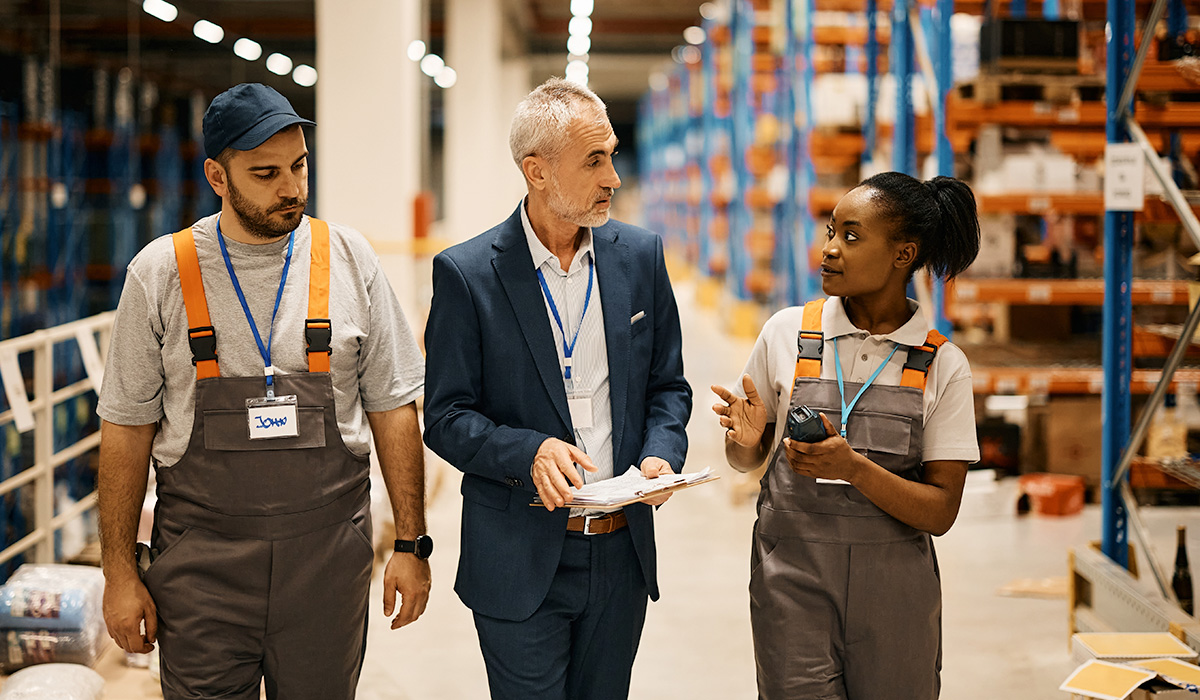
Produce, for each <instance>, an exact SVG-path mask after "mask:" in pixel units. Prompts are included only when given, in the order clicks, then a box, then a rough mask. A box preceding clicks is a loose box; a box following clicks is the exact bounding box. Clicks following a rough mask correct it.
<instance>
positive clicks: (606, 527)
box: [567, 511, 629, 535]
mask: <svg viewBox="0 0 1200 700" xmlns="http://www.w3.org/2000/svg"><path fill="white" fill-rule="evenodd" d="M628 524H629V522H628V521H626V520H625V512H624V511H617V512H616V513H605V514H604V515H577V516H575V517H574V518H568V519H567V532H582V533H583V534H585V535H607V534H608V533H610V532H616V531H617V530H620V529H621V528H623V527H625V526H626V525H628Z"/></svg>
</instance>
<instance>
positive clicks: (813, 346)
mask: <svg viewBox="0 0 1200 700" xmlns="http://www.w3.org/2000/svg"><path fill="white" fill-rule="evenodd" d="M823 308H825V300H824V299H817V300H815V301H810V302H808V303H807V304H805V305H804V318H803V319H802V320H801V321H800V333H799V334H798V335H797V336H796V374H795V376H794V377H792V385H793V386H795V384H796V380H797V379H799V378H800V377H820V376H821V352H822V350H824V348H825V336H824V334H823V333H822V332H821V310H822V309H823Z"/></svg>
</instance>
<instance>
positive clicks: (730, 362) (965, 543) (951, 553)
mask: <svg viewBox="0 0 1200 700" xmlns="http://www.w3.org/2000/svg"><path fill="white" fill-rule="evenodd" d="M676 294H677V295H678V297H679V299H680V301H681V305H680V306H681V309H680V310H681V314H682V317H683V325H684V362H685V367H686V372H687V377H688V379H689V381H690V382H691V384H692V389H693V391H694V393H695V410H694V413H693V416H692V421H691V423H690V424H689V426H688V433H689V435H690V446H689V453H688V463H687V466H686V470H687V471H697V470H700V469H703V468H704V467H706V466H712V467H714V468H715V469H717V470H719V471H720V473H721V474H722V475H723V477H724V479H723V480H722V481H719V482H717V483H715V484H712V485H709V486H704V487H701V488H697V489H693V490H691V491H688V492H684V493H680V494H677V495H676V496H674V497H673V498H672V500H671V502H670V503H668V504H667V505H666V506H665V507H663V508H662V509H661V510H659V511H658V513H657V514H656V516H655V518H656V521H657V528H658V551H659V575H660V579H661V585H662V592H663V596H662V599H661V600H659V601H658V602H657V603H653V604H651V605H650V608H649V611H648V613H647V620H646V628H645V633H644V634H643V637H642V645H641V650H640V652H639V654H638V660H637V663H636V664H635V666H634V671H633V690H632V692H631V695H630V697H631V698H633V699H634V700H650V699H652V698H655V699H657V698H704V699H707V698H712V699H722V700H723V699H726V698H753V697H755V694H756V693H755V682H754V654H753V649H752V646H751V641H750V623H749V612H748V611H749V596H748V594H747V590H746V587H747V584H748V581H749V547H750V532H751V528H752V526H753V523H754V518H755V514H754V503H753V499H752V497H749V496H744V495H743V496H741V497H738V496H735V492H737V491H738V489H737V488H736V487H737V485H738V484H739V483H742V484H744V483H745V479H744V477H742V476H741V475H739V474H737V473H736V472H734V471H733V470H732V469H730V468H729V467H728V466H727V465H726V463H725V460H724V456H723V452H722V437H721V430H720V428H719V426H718V424H717V421H716V418H715V416H714V415H713V414H712V412H711V411H710V409H709V407H710V406H711V405H712V404H713V402H714V401H715V400H716V399H715V396H714V395H713V394H712V393H711V392H710V391H709V389H708V387H709V385H711V384H713V383H723V384H725V385H726V386H728V385H729V383H731V382H733V381H735V380H736V379H737V377H738V375H739V372H740V370H741V368H742V365H743V363H744V362H745V359H746V357H747V356H748V355H749V352H750V349H751V346H752V342H751V341H749V340H739V339H732V338H729V337H728V336H726V335H725V334H724V333H723V332H722V330H721V329H720V324H719V322H718V317H717V314H716V312H715V311H712V310H707V311H706V310H701V309H699V308H698V307H697V305H696V304H694V303H691V301H690V300H691V299H693V298H694V290H693V288H692V287H691V286H690V285H689V284H687V283H686V282H685V283H677V284H676ZM436 468H437V469H448V468H446V467H445V466H444V465H438V466H437V467H436ZM441 474H442V475H443V477H444V479H445V483H444V484H443V485H442V488H441V489H440V495H439V497H438V498H437V499H436V500H435V502H434V503H433V504H432V505H431V507H430V512H429V520H430V531H431V533H432V534H433V535H434V537H435V538H436V540H437V543H438V552H437V554H435V555H434V562H433V565H434V569H433V571H434V597H433V599H432V601H431V602H430V606H429V609H428V610H427V612H426V613H425V616H424V617H423V618H422V619H421V620H419V621H418V622H417V623H415V624H414V625H413V626H411V627H410V628H409V629H406V630H401V631H399V632H391V631H390V630H388V629H387V626H386V624H385V622H384V621H383V620H382V619H375V620H374V621H373V623H372V625H371V632H370V639H369V642H368V644H369V646H368V649H369V651H368V653H367V662H366V667H365V669H364V671H363V679H362V683H361V684H360V686H359V688H360V693H359V697H360V698H362V699H363V700H384V699H385V698H387V699H392V700H397V699H400V698H405V699H413V700H416V699H422V700H424V699H431V698H438V699H440V698H447V699H449V698H485V697H487V690H486V689H487V686H486V678H485V675H484V669H483V662H482V659H481V657H480V654H479V649H478V646H477V643H476V640H475V636H474V627H473V625H472V622H471V615H470V613H469V611H468V610H467V609H466V608H465V607H464V606H463V605H462V604H461V603H460V602H459V600H458V599H457V597H456V596H455V595H454V593H453V591H452V589H451V587H452V583H453V579H454V567H455V564H456V562H457V554H458V552H457V547H458V516H459V505H460V503H459V501H460V499H459V497H458V495H457V485H458V476H457V472H455V471H453V470H448V471H444V472H441ZM979 476H985V475H982V474H981V475H979ZM1016 497H1017V491H1016V483H1015V480H1012V479H1008V480H1002V481H1000V482H994V481H989V480H988V479H986V478H984V479H977V478H975V475H973V476H972V479H971V482H970V484H969V485H968V489H967V492H966V494H965V495H964V500H963V506H962V511H961V515H960V516H959V520H958V522H957V523H956V524H955V526H954V528H952V529H951V531H950V532H949V533H947V535H946V536H944V537H941V538H938V539H937V542H936V546H937V550H938V555H939V560H940V563H941V568H942V582H943V590H944V612H943V625H944V635H945V642H944V647H945V651H944V660H943V665H944V670H943V674H942V678H943V692H942V698H945V699H947V700H971V699H974V698H980V697H986V698H994V699H1008V698H1012V699H1014V700H1016V699H1020V700H1038V699H1041V698H1045V699H1047V700H1050V699H1052V698H1053V699H1058V698H1062V697H1064V694H1063V693H1061V692H1059V691H1058V686H1059V684H1060V683H1061V682H1062V681H1063V679H1064V678H1065V677H1066V675H1067V674H1068V673H1069V671H1070V670H1071V668H1072V665H1071V663H1070V660H1069V653H1068V628H1067V625H1068V622H1067V602H1066V599H1065V598H1057V599H1041V598H1017V597H1004V596H1000V595H998V594H997V590H998V589H999V588H1000V587H1002V586H1004V585H1005V584H1007V583H1009V582H1011V581H1013V580H1015V579H1043V578H1047V577H1065V575H1066V571H1067V554H1066V552H1067V549H1068V548H1069V547H1073V546H1078V545H1083V544H1085V543H1087V542H1088V541H1089V540H1093V539H1098V538H1099V535H1100V513H1099V509H1098V508H1096V507H1095V506H1089V507H1088V508H1087V509H1086V510H1085V511H1084V513H1083V514H1081V515H1077V516H1071V517H1044V516H1024V517H1017V516H1015V515H1014V514H1013V513H1014V512H1015V507H1014V506H1015V500H1016ZM1143 514H1144V517H1145V519H1146V521H1147V523H1148V525H1149V526H1150V528H1151V530H1152V532H1153V533H1154V539H1155V542H1157V543H1158V547H1159V548H1160V550H1159V551H1160V555H1161V556H1160V558H1164V557H1167V556H1168V555H1170V553H1171V551H1173V543H1174V533H1173V529H1174V525H1175V524H1176V523H1177V522H1184V523H1189V524H1192V525H1193V531H1195V529H1196V528H1200V510H1197V509H1184V508H1161V509H1154V508H1147V509H1144V511H1143ZM1193 560H1196V559H1195V558H1194V557H1193ZM1168 563H1169V562H1168ZM1142 570H1143V571H1145V570H1146V568H1145V567H1142ZM377 583H378V582H377ZM375 595H376V597H378V596H379V595H380V594H379V593H378V592H376V593H375Z"/></svg>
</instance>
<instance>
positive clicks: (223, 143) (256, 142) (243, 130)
mask: <svg viewBox="0 0 1200 700" xmlns="http://www.w3.org/2000/svg"><path fill="white" fill-rule="evenodd" d="M293 124H307V125H309V126H316V123H315V122H312V121H309V120H308V119H304V118H303V117H301V116H300V115H298V114H296V110H294V109H292V103H290V102H288V101H287V98H286V97H284V96H283V95H280V94H279V93H278V92H276V91H275V90H273V89H271V88H269V87H267V86H266V85H262V84H259V83H242V84H241V85H235V86H233V87H231V88H229V89H228V90H226V91H225V92H222V93H221V94H220V95H217V96H216V97H214V98H213V101H212V104H210V105H209V106H208V111H206V112H205V113H204V153H205V155H207V156H208V157H209V158H216V157H217V156H218V155H220V153H221V151H224V150H225V149H226V148H233V149H236V150H239V151H251V150H254V149H255V148H258V147H259V146H261V145H262V144H263V142H264V141H266V140H267V139H269V138H271V137H272V136H274V135H275V134H278V133H279V132H280V131H281V130H283V129H286V128H287V127H289V126H292V125H293Z"/></svg>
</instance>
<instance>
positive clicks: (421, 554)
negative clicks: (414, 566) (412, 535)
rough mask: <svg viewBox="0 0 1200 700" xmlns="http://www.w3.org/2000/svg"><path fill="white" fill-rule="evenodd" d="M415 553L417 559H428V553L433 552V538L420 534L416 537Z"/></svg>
mask: <svg viewBox="0 0 1200 700" xmlns="http://www.w3.org/2000/svg"><path fill="white" fill-rule="evenodd" d="M416 545H417V549H416V555H417V558H419V559H428V558H429V555H430V554H433V538H432V537H430V536H429V535H420V536H418V537H417V542H416Z"/></svg>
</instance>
